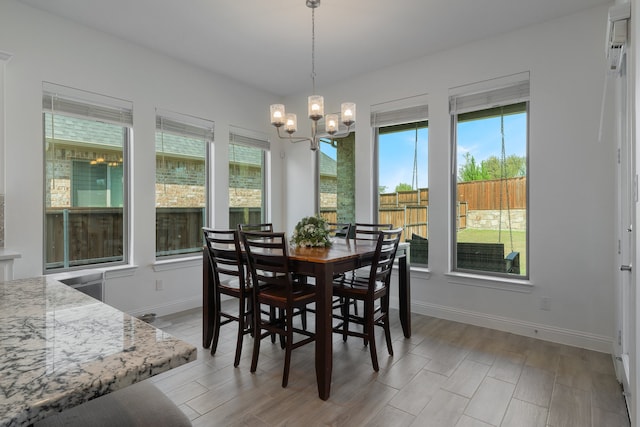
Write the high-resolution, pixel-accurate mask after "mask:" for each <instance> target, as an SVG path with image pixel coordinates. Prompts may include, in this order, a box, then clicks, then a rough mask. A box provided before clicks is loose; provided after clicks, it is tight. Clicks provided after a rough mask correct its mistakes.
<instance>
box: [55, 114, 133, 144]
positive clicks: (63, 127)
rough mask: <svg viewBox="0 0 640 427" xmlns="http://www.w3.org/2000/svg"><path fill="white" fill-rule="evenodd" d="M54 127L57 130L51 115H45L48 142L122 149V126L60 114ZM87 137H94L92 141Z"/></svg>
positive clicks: (56, 116) (56, 117)
mask: <svg viewBox="0 0 640 427" xmlns="http://www.w3.org/2000/svg"><path fill="white" fill-rule="evenodd" d="M53 125H54V126H55V128H54V127H53V126H52V123H51V114H45V115H44V131H45V137H46V138H47V139H48V140H51V139H54V140H58V141H60V140H62V141H67V142H70V143H73V142H78V143H91V144H99V145H105V146H108V148H115V147H118V148H122V127H120V126H116V125H112V124H109V123H102V122H94V121H90V120H82V119H77V118H75V117H69V116H61V115H58V114H56V115H55V119H54V123H53ZM86 135H91V136H92V137H91V141H87V138H86ZM105 148H107V147H105Z"/></svg>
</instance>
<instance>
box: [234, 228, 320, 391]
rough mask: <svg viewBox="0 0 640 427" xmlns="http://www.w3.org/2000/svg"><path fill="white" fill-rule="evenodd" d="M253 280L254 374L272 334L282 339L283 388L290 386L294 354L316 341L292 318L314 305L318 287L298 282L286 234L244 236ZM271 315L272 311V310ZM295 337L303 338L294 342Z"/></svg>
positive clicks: (249, 233) (243, 240)
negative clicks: (291, 266)
mask: <svg viewBox="0 0 640 427" xmlns="http://www.w3.org/2000/svg"><path fill="white" fill-rule="evenodd" d="M241 236H242V242H243V245H244V249H245V251H246V254H247V259H248V262H249V269H250V271H251V278H252V280H253V286H252V289H253V301H254V307H256V310H255V312H256V313H257V314H256V316H254V330H255V333H254V337H253V338H254V339H253V358H252V360H251V372H255V371H256V368H257V366H258V356H259V355H260V342H261V341H262V339H263V338H265V337H267V336H270V335H271V334H274V333H275V334H278V335H280V339H281V343H284V349H285V358H284V371H283V375H282V387H286V386H287V384H288V382H289V368H290V366H291V352H292V351H293V350H294V349H296V348H298V347H301V346H303V345H305V344H308V343H310V342H313V341H315V333H314V332H310V331H307V330H306V329H301V328H298V327H296V326H294V323H293V318H294V316H295V315H297V314H299V313H300V312H301V311H300V310H303V309H305V308H306V307H307V305H308V304H311V303H313V302H315V297H316V295H315V292H316V291H315V287H314V286H312V285H309V284H307V283H306V282H304V281H300V280H298V279H296V278H295V277H294V276H293V274H292V273H291V272H290V270H289V258H288V249H287V248H288V246H287V240H286V237H285V233H274V232H241ZM262 306H268V307H269V308H277V309H278V315H277V316H276V317H275V318H272V317H271V316H268V317H267V316H263V315H262V311H261V310H259V309H257V308H259V307H262ZM270 312H271V310H270ZM294 333H296V335H297V334H300V335H303V336H304V337H305V338H302V339H300V338H298V340H297V341H295V342H294Z"/></svg>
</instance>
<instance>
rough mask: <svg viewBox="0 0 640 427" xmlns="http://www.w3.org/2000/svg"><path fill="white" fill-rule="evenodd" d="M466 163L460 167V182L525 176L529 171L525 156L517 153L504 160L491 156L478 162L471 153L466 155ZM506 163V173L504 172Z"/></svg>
mask: <svg viewBox="0 0 640 427" xmlns="http://www.w3.org/2000/svg"><path fill="white" fill-rule="evenodd" d="M464 159H465V163H464V165H462V166H461V167H460V171H459V173H458V180H459V181H460V182H468V181H483V180H487V179H501V178H513V177H516V176H525V175H526V173H527V162H526V158H525V157H520V156H516V155H515V154H512V155H510V156H509V157H507V158H506V159H505V161H504V164H503V162H502V161H501V160H500V159H499V158H498V157H496V156H490V157H488V158H487V159H486V160H483V161H481V162H480V165H478V164H477V163H476V159H475V158H474V157H473V156H472V155H471V153H466V154H465V155H464ZM503 165H504V173H503V170H502V169H503Z"/></svg>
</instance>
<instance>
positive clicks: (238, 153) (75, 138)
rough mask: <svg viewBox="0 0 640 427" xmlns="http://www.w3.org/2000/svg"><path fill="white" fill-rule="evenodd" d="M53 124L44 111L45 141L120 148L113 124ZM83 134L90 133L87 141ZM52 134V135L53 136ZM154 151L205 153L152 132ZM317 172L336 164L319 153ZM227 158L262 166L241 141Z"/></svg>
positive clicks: (188, 141) (327, 172)
mask: <svg viewBox="0 0 640 427" xmlns="http://www.w3.org/2000/svg"><path fill="white" fill-rule="evenodd" d="M54 125H55V127H52V124H51V114H45V136H46V138H47V140H51V139H54V140H56V141H65V142H66V143H68V144H73V143H78V144H80V143H82V144H92V145H94V146H95V145H102V146H104V148H105V149H114V148H119V149H121V148H122V141H123V138H122V128H121V127H120V126H117V125H113V124H109V123H102V122H96V121H92V120H83V119H78V118H75V117H69V116H62V115H58V114H56V115H55V122H54ZM87 135H91V139H90V140H88V138H87ZM54 136H55V138H53V137H54ZM155 143H156V152H157V153H164V154H165V155H166V156H172V157H182V158H202V157H204V155H205V148H204V147H205V146H204V144H202V143H201V141H197V140H194V139H192V138H185V137H183V136H178V135H174V134H171V133H167V132H165V133H164V134H159V133H156V141H155ZM320 156H321V161H320V174H321V175H324V176H337V163H336V161H335V160H334V159H332V158H331V157H329V156H327V155H326V154H325V153H322V152H321V153H320ZM229 161H230V162H232V163H242V164H249V165H255V166H258V167H260V166H261V165H262V155H261V152H260V150H256V149H254V148H252V147H248V146H245V145H241V144H230V145H229Z"/></svg>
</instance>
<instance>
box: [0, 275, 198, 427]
mask: <svg viewBox="0 0 640 427" xmlns="http://www.w3.org/2000/svg"><path fill="white" fill-rule="evenodd" d="M196 356H197V349H196V348H195V347H194V346H192V345H190V344H188V343H186V342H183V341H181V340H179V339H177V338H175V337H173V336H171V335H169V334H167V333H165V332H163V331H161V330H159V329H156V328H155V327H153V326H152V325H149V324H147V323H145V322H143V321H141V320H139V319H136V318H135V317H132V316H130V315H128V314H126V313H123V312H121V311H119V310H117V309H115V308H113V307H111V306H109V305H107V304H104V303H102V302H100V301H98V300H96V299H93V298H91V297H89V296H87V295H85V294H83V293H81V292H79V291H77V290H75V289H72V288H70V287H69V286H67V285H64V284H62V283H60V282H58V281H55V280H54V279H51V278H46V277H37V278H30V279H20V280H12V281H8V282H0V426H3V427H4V426H21V425H29V424H32V423H34V422H35V421H37V420H39V419H42V418H45V417H46V416H47V415H50V414H52V413H54V412H58V411H61V410H63V409H67V408H71V407H73V406H76V405H79V404H81V403H83V402H86V401H87V400H90V399H92V398H95V397H99V396H101V395H104V394H107V393H110V392H112V391H115V390H118V389H120V388H123V387H126V386H128V385H131V384H133V383H135V382H138V381H141V380H144V379H146V378H149V377H151V376H153V375H157V374H159V373H162V372H165V371H167V370H169V369H172V368H175V367H177V366H180V365H182V364H185V363H188V362H191V361H193V360H195V359H196Z"/></svg>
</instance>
